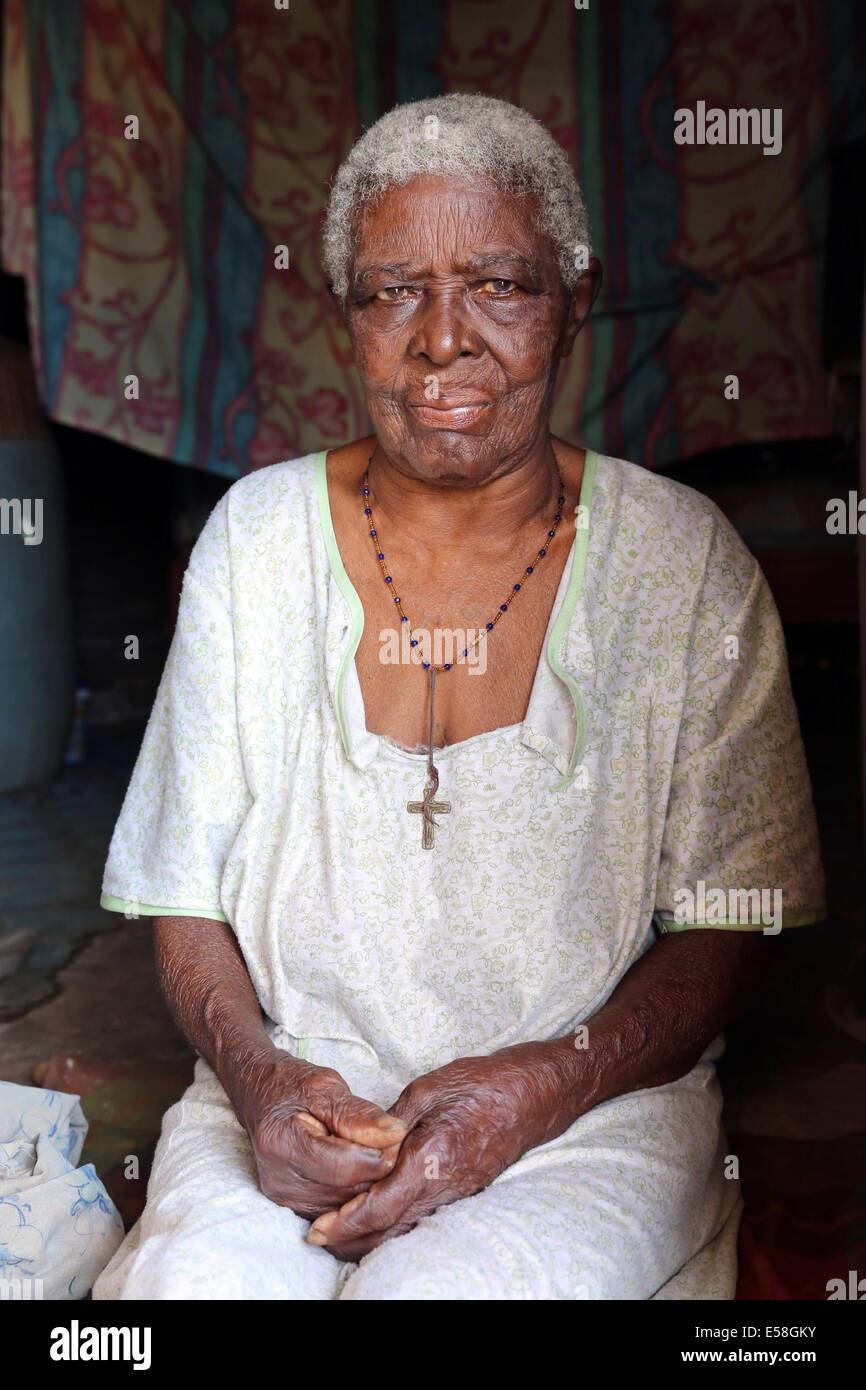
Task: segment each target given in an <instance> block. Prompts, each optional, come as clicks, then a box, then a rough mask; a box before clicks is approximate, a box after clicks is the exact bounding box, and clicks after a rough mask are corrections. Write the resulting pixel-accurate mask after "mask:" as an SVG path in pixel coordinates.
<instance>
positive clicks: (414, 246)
mask: <svg viewBox="0 0 866 1390" xmlns="http://www.w3.org/2000/svg"><path fill="white" fill-rule="evenodd" d="M399 193H400V194H402V196H400V197H394V196H393V194H392V192H391V191H390V190H389V194H386V195H385V197H384V198H383V199H382V200H380V201H379V202H378V203H376V204H375V205H373V206H368V207H366V208H364V209H363V210H362V214H361V218H360V220H359V232H358V238H357V241H356V252H355V263H356V265H357V264H358V263H359V262H360V261H361V260H362V259H363V262H364V263H365V264H369V263H371V262H381V263H382V264H392V263H402V262H404V261H412V262H417V263H418V265H419V268H420V269H425V268H427V266H429V264H430V262H431V259H432V260H434V261H440V262H444V263H445V264H452V263H453V262H460V261H461V260H462V259H469V258H471V257H476V258H477V257H478V256H481V255H484V254H485V252H486V251H487V250H488V249H491V250H495V251H496V252H497V253H502V254H508V252H520V253H523V254H525V255H527V256H529V257H533V258H540V257H541V256H542V255H543V249H542V245H541V243H542V241H543V238H542V237H540V236H539V234H538V231H537V227H536V220H535V209H534V208H533V206H532V201H531V199H522V198H521V199H518V198H516V197H514V196H509V195H506V194H496V193H495V192H492V193H490V194H489V195H487V196H478V195H476V194H474V193H473V191H472V190H465V191H463V190H455V191H454V192H452V193H450V194H448V193H443V194H438V195H434V196H429V195H422V196H420V197H416V199H414V200H410V198H409V196H407V195H406V192H405V189H401V190H399Z"/></svg>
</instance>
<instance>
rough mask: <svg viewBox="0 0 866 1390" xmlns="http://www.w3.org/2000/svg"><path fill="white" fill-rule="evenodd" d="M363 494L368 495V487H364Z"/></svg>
mask: <svg viewBox="0 0 866 1390" xmlns="http://www.w3.org/2000/svg"><path fill="white" fill-rule="evenodd" d="M364 496H365V497H369V496H370V489H369V488H368V487H365V488H364Z"/></svg>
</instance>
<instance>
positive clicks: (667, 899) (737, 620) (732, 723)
mask: <svg viewBox="0 0 866 1390" xmlns="http://www.w3.org/2000/svg"><path fill="white" fill-rule="evenodd" d="M719 527H720V530H719V532H717V537H716V542H715V543H714V546H713V549H712V554H711V556H710V560H709V562H708V567H707V571H706V574H705V580H704V585H703V588H702V591H701V596H700V599H699V602H698V606H697V611H696V613H695V621H694V624H693V627H692V634H691V640H690V643H689V652H688V676H687V685H686V693H685V704H684V709H683V713H682V720H681V724H680V729H679V735H678V741H677V747H676V756H675V760H674V766H673V769H672V777H671V788H670V797H669V802H668V808H667V816H666V822H665V829H664V836H663V846H662V854H661V859H660V864H659V875H658V880H657V888H656V914H655V921H656V925H657V926H658V927H659V929H660V930H662V931H678V930H683V929H685V928H688V927H696V926H700V927H720V928H727V929H729V930H738V931H743V930H751V931H764V932H765V933H766V934H768V935H775V934H777V932H778V931H779V930H780V929H781V928H782V927H783V926H800V925H805V924H806V923H809V922H817V921H821V920H822V919H823V917H824V916H825V915H826V913H825V904H824V879H823V871H822V868H821V858H820V850H819V844H818V833H817V827H816V824H815V814H814V809H813V805H812V791H811V784H810V780H809V772H808V768H807V765H806V758H805V753H804V750H803V744H802V740H801V737H800V728H799V721H798V718H797V710H796V706H795V704H794V699H793V695H792V693H791V685H790V679H789V675H788V662H787V653H786V650H785V639H784V634H783V631H782V625H781V622H780V620H779V615H778V612H777V609H776V605H775V603H774V601H773V597H772V594H771V592H770V589H769V586H768V584H767V582H766V579H765V578H764V575H763V573H762V571H761V569H760V566H759V565H758V563H757V561H756V560H755V559H754V556H752V555H751V554H750V553H749V552H748V550H747V549H746V547H745V546H744V545H743V544H742V542H741V541H740V539H739V537H738V536H736V533H735V532H733V530H732V528H729V526H728V523H727V522H725V521H724V520H723V518H721V517H720V518H719ZM740 576H742V578H740Z"/></svg>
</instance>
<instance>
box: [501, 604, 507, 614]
mask: <svg viewBox="0 0 866 1390" xmlns="http://www.w3.org/2000/svg"><path fill="white" fill-rule="evenodd" d="M499 607H500V609H501V610H502V612H503V613H507V612H508V604H507V603H500V605H499Z"/></svg>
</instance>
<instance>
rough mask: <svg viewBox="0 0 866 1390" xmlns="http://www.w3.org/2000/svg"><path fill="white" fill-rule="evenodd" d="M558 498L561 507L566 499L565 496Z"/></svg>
mask: <svg viewBox="0 0 866 1390" xmlns="http://www.w3.org/2000/svg"><path fill="white" fill-rule="evenodd" d="M556 500H557V502H558V503H559V505H560V507H561V506H562V504H563V502H564V501H565V498H564V497H557V499H556Z"/></svg>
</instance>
